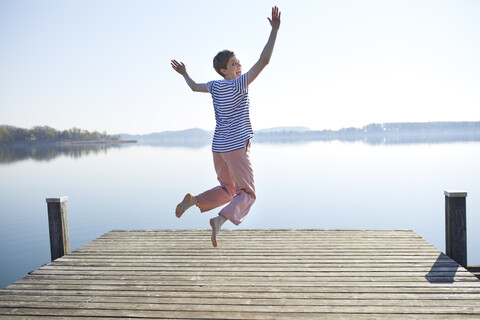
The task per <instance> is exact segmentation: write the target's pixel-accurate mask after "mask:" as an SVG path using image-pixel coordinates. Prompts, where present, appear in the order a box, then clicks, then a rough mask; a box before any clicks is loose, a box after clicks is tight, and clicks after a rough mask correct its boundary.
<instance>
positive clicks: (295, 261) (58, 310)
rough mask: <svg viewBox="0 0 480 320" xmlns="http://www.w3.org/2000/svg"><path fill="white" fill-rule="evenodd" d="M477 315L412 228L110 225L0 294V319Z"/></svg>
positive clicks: (445, 260)
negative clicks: (214, 234)
mask: <svg viewBox="0 0 480 320" xmlns="http://www.w3.org/2000/svg"><path fill="white" fill-rule="evenodd" d="M86 318H90V319H91V318H99V319H131V318H134V319H290V320H292V319H435V320H437V319H480V280H479V279H477V278H476V277H474V276H473V275H472V274H471V273H469V272H468V271H467V270H466V269H465V268H463V267H461V266H460V265H459V264H458V263H456V262H455V261H453V260H451V259H450V258H449V257H447V256H446V255H444V254H442V253H441V252H440V251H439V250H438V249H436V248H435V247H434V246H432V245H431V244H429V243H428V242H427V241H425V240H424V239H423V238H421V237H420V236H419V235H417V234H416V233H414V232H413V231H409V230H242V229H235V230H222V231H221V233H220V235H219V248H218V249H214V248H212V246H211V242H210V231H209V230H145V231H111V232H108V233H107V234H105V235H103V236H101V237H100V238H98V239H96V240H94V241H92V242H91V243H89V244H87V245H85V246H83V247H81V248H79V249H78V250H75V251H74V252H72V253H69V254H67V255H65V256H63V257H61V258H58V259H56V260H55V261H53V262H52V263H49V264H47V265H45V266H43V267H41V268H40V269H39V270H36V271H33V272H31V273H30V274H29V275H28V276H26V277H25V278H24V279H22V280H19V281H17V282H15V283H13V284H11V285H9V286H8V287H6V288H5V289H3V290H1V291H0V319H86Z"/></svg>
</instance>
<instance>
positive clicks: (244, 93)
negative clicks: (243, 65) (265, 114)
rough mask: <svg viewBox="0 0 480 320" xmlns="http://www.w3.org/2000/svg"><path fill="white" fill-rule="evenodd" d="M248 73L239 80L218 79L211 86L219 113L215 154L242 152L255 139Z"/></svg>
mask: <svg viewBox="0 0 480 320" xmlns="http://www.w3.org/2000/svg"><path fill="white" fill-rule="evenodd" d="M247 75H248V73H245V74H242V75H241V76H240V77H238V78H237V79H235V80H225V79H224V80H215V81H210V82H208V83H207V90H208V92H210V94H211V95H212V99H213V108H214V110H215V121H216V126H215V133H214V135H213V142H212V151H213V152H228V151H233V150H238V149H241V148H243V147H244V146H245V141H247V140H248V139H251V138H252V137H253V130H252V125H251V124H250V113H249V108H250V100H249V98H248V83H247Z"/></svg>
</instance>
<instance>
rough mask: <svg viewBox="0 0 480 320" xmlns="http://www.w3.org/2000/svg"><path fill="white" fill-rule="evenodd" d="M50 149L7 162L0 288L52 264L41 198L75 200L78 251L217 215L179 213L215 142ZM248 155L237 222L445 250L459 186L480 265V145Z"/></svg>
mask: <svg viewBox="0 0 480 320" xmlns="http://www.w3.org/2000/svg"><path fill="white" fill-rule="evenodd" d="M46 154H48V155H49V156H47V157H38V158H36V159H32V158H31V157H23V158H22V160H19V161H13V160H11V161H3V162H2V163H0V179H1V183H0V219H1V220H0V221H1V223H0V257H1V260H0V269H1V272H0V287H1V288H3V287H5V286H6V285H8V284H9V283H11V282H13V281H16V280H18V279H20V278H23V277H24V276H25V275H26V274H27V272H28V271H30V270H34V269H38V268H39V267H40V266H41V265H42V264H45V263H48V262H50V248H49V238H48V237H49V236H48V221H47V205H46V202H45V198H51V197H60V196H64V195H66V196H68V222H69V232H70V245H71V248H72V250H74V249H76V248H78V247H80V246H82V245H84V244H86V243H88V242H89V241H91V240H93V239H95V238H97V237H99V236H100V235H102V234H104V233H105V232H108V231H110V230H113V229H206V228H208V227H209V226H208V219H209V217H211V216H213V215H215V214H216V213H217V212H218V210H216V211H214V212H211V213H207V214H203V215H202V214H200V213H199V212H198V211H197V210H196V209H191V210H190V211H188V212H187V213H186V214H185V215H184V216H183V217H182V218H181V219H177V218H176V217H175V216H174V208H175V206H176V204H177V203H178V202H179V201H180V200H181V199H182V197H183V195H184V194H185V193H186V192H192V193H199V192H202V191H204V190H205V189H207V188H209V187H212V186H214V185H216V178H215V175H214V170H213V164H212V156H211V152H210V147H209V146H205V147H199V148H184V147H169V148H168V147H153V146H142V145H132V146H127V147H121V148H110V149H107V150H102V151H100V152H92V151H88V152H81V151H77V152H73V153H67V154H62V155H58V154H54V153H50V152H46ZM251 156H252V162H253V165H254V170H255V178H256V188H257V197H258V199H257V202H256V203H255V205H254V206H253V208H252V210H251V212H250V214H249V216H248V217H247V219H246V220H245V222H244V223H243V224H242V225H241V226H240V227H241V228H354V229H359V228H369V229H376V228H378V229H412V230H414V231H415V232H417V233H418V234H419V235H421V236H422V237H424V238H425V239H427V240H428V241H430V242H431V243H432V244H434V245H435V246H436V247H437V248H439V249H440V250H442V251H444V246H445V244H444V241H445V240H444V210H445V209H444V194H443V191H444V190H446V189H463V190H466V191H467V192H468V197H467V223H468V230H467V231H468V262H469V264H480V232H478V230H477V229H478V226H480V183H479V181H480V171H479V170H478V163H480V162H479V160H480V143H475V142H468V143H438V144H411V145H405V144H403V145H369V144H365V143H346V142H312V143H305V144H283V145H282V144H278V145H272V144H260V143H255V142H254V143H253V145H252V150H251ZM45 158H46V159H49V160H40V159H45ZM225 227H228V228H232V227H233V225H231V224H230V225H227V224H226V225H225Z"/></svg>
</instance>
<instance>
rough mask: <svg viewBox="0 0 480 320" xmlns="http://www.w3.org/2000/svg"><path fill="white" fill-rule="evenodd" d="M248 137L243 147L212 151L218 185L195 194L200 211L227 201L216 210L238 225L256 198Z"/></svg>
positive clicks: (210, 208)
mask: <svg viewBox="0 0 480 320" xmlns="http://www.w3.org/2000/svg"><path fill="white" fill-rule="evenodd" d="M249 153H250V140H247V141H246V142H245V147H244V148H243V149H239V150H234V151H230V152H221V153H219V152H214V153H213V163H214V165H215V171H216V172H217V179H218V181H219V182H220V186H217V187H215V188H213V189H210V190H207V191H205V192H203V193H201V194H199V195H197V196H196V197H197V206H198V207H199V208H200V211H201V212H205V211H209V210H212V209H214V208H217V207H219V206H222V205H224V204H226V203H228V205H227V206H225V207H224V208H223V209H222V210H221V211H220V212H219V214H220V215H222V216H224V217H225V218H227V219H228V220H230V221H231V222H232V223H233V224H235V225H237V226H238V225H239V224H240V223H241V222H242V221H243V220H244V219H245V217H246V215H247V214H248V211H249V210H250V207H251V206H252V204H253V203H254V202H255V199H256V196H255V186H254V181H253V169H252V165H251V163H250V159H249Z"/></svg>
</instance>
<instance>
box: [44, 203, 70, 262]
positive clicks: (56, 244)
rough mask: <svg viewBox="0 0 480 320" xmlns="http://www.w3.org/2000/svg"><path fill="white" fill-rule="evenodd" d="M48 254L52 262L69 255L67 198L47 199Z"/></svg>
mask: <svg viewBox="0 0 480 320" xmlns="http://www.w3.org/2000/svg"><path fill="white" fill-rule="evenodd" d="M46 200H47V208H48V227H49V231H50V253H51V255H52V261H53V260H55V259H57V258H60V257H62V256H64V255H65V254H67V253H70V240H69V238H68V221H67V200H68V198H67V197H61V198H47V199H46Z"/></svg>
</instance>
